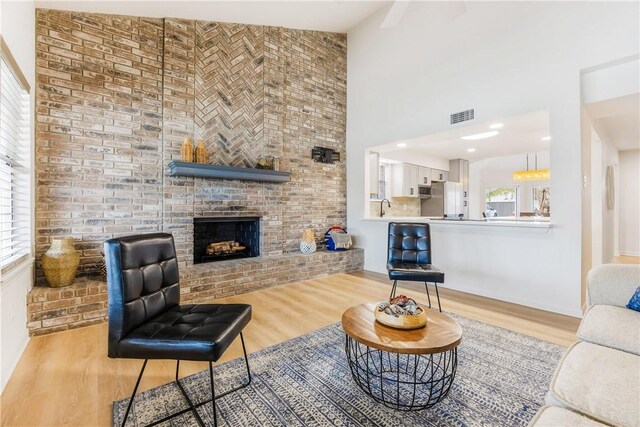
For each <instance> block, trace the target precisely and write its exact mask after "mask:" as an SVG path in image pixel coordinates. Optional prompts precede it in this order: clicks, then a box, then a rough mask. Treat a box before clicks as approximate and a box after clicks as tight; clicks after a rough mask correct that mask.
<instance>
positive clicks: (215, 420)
mask: <svg viewBox="0 0 640 427" xmlns="http://www.w3.org/2000/svg"><path fill="white" fill-rule="evenodd" d="M247 366H249V365H247ZM209 381H211V405H212V406H213V426H214V427H216V426H217V425H218V416H217V414H216V392H215V389H214V386H213V362H209Z"/></svg>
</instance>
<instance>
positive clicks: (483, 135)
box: [462, 130, 499, 141]
mask: <svg viewBox="0 0 640 427" xmlns="http://www.w3.org/2000/svg"><path fill="white" fill-rule="evenodd" d="M498 133H499V132H498V131H497V130H492V131H491V132H483V133H476V134H473V135H467V136H463V137H462V139H464V140H467V141H475V140H476V139H485V138H491V137H492V136H496V135H497V134H498Z"/></svg>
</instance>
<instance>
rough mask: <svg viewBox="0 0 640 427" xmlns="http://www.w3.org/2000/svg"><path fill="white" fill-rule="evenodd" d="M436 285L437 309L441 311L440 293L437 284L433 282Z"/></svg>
mask: <svg viewBox="0 0 640 427" xmlns="http://www.w3.org/2000/svg"><path fill="white" fill-rule="evenodd" d="M433 285H434V286H435V287H436V296H437V297H438V310H440V312H441V313H442V306H440V294H439V293H438V284H437V283H434V284H433Z"/></svg>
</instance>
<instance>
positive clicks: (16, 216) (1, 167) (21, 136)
mask: <svg viewBox="0 0 640 427" xmlns="http://www.w3.org/2000/svg"><path fill="white" fill-rule="evenodd" d="M0 41H2V39H0ZM29 107H30V106H29V87H28V86H27V85H26V83H25V80H24V77H23V76H22V74H21V72H20V70H19V69H17V65H15V61H14V60H13V57H12V56H11V54H10V53H9V52H8V50H7V48H6V45H5V44H4V42H3V41H2V49H1V50H0V270H2V271H5V270H7V269H9V268H10V267H12V266H13V265H15V264H16V263H17V262H19V261H20V260H22V259H23V258H25V257H27V256H29V255H30V253H31V171H30V169H31V167H30V166H31V158H30V157H31V156H30V154H31V151H30V146H31V141H30V140H31V138H30V131H29Z"/></svg>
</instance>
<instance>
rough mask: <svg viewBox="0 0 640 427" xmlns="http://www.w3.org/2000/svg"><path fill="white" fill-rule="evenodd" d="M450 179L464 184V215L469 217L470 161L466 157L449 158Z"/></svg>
mask: <svg viewBox="0 0 640 427" xmlns="http://www.w3.org/2000/svg"><path fill="white" fill-rule="evenodd" d="M449 179H451V181H455V182H459V183H460V184H462V195H463V203H464V217H465V218H469V161H468V160H465V159H454V160H449Z"/></svg>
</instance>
